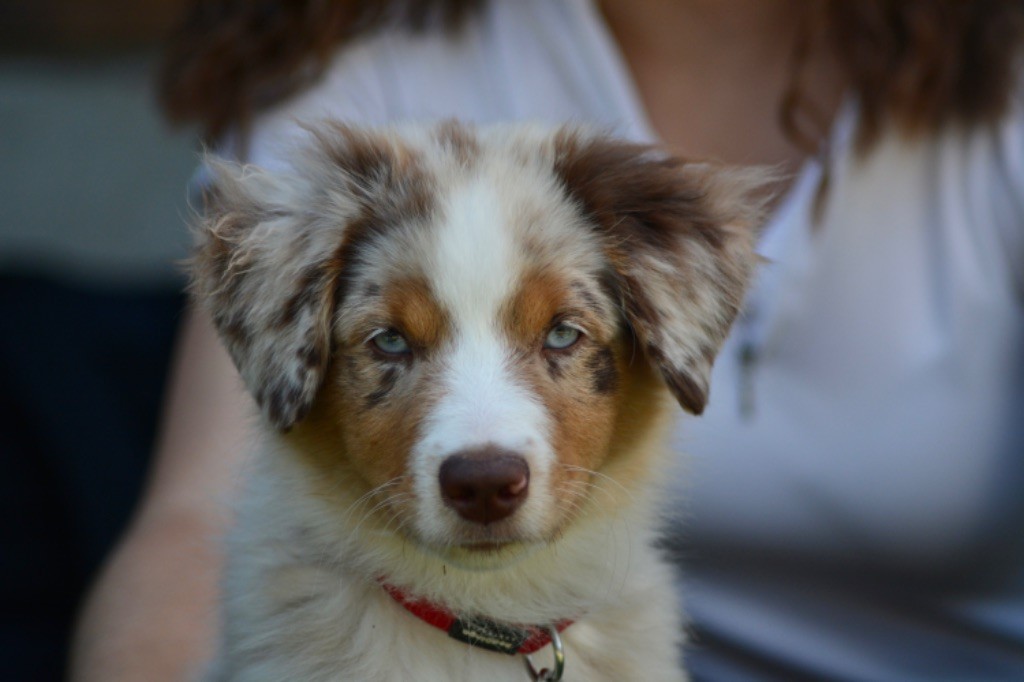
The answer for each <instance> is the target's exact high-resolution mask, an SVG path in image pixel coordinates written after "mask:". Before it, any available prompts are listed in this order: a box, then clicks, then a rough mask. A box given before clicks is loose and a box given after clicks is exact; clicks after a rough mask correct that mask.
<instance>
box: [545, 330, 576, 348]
mask: <svg viewBox="0 0 1024 682" xmlns="http://www.w3.org/2000/svg"><path fill="white" fill-rule="evenodd" d="M579 339H580V330H579V329H576V328H575V327H570V326H569V325H567V324H558V325H555V326H554V327H553V328H552V329H551V331H549V332H548V335H547V338H545V339H544V347H545V348H548V349H550V350H565V349H566V348H568V347H570V346H572V345H573V344H574V343H576V342H577V341H579Z"/></svg>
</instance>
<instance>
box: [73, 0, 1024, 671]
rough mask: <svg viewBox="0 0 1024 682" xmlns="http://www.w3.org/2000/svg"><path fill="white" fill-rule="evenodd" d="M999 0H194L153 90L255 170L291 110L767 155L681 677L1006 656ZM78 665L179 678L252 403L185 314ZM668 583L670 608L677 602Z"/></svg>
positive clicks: (1014, 192) (691, 452)
mask: <svg viewBox="0 0 1024 682" xmlns="http://www.w3.org/2000/svg"><path fill="white" fill-rule="evenodd" d="M1022 26H1024V5H1022V4H1021V3H1020V2H1017V1H1009V0H1007V1H999V0H989V1H986V2H974V3H962V2H957V1H956V0H948V1H947V0H907V1H903V0H864V1H862V2H857V3H848V2H842V1H841V0H828V1H822V2H813V1H811V0H765V1H763V2H757V3H753V2H744V1H743V0H679V1H677V2H671V3H668V2H661V1H660V0H631V1H630V2H626V1H625V0H601V1H596V0H594V1H592V0H562V1H559V2H552V1H551V0H517V1H509V0H490V1H489V2H485V1H478V2H469V1H467V0H461V1H460V0H449V1H447V2H444V1H434V2H428V1H420V2H413V1H407V2H385V3H373V2H334V3H324V2H320V3H317V2H293V3H284V2H278V3H275V2H264V3H258V4H253V5H248V4H246V3H231V2H226V1H225V2H214V3H210V2H204V3H200V4H199V5H198V7H197V10H196V13H195V14H194V15H193V17H192V20H191V22H190V23H188V24H187V25H186V28H185V29H184V30H183V32H182V34H181V35H180V36H179V39H178V40H177V42H176V43H175V44H174V45H172V48H171V51H170V53H169V54H170V57H169V60H168V64H169V67H168V72H167V73H168V74H170V75H169V79H168V81H167V83H168V86H167V89H166V91H165V92H166V94H167V99H166V104H167V106H168V109H169V111H170V112H171V114H172V115H173V116H174V117H177V118H180V119H181V118H183V119H190V118H193V119H194V118H198V119H200V120H202V121H203V122H204V124H205V126H206V132H207V134H208V136H209V137H210V139H212V140H215V141H216V144H217V146H218V149H220V150H221V152H222V153H224V154H226V155H233V156H237V157H240V158H244V159H245V160H248V161H251V162H253V163H255V164H259V165H273V164H275V163H277V162H278V159H279V154H280V150H281V149H282V148H284V147H285V146H287V145H288V144H290V143H291V141H292V140H294V138H295V136H296V135H301V134H302V133H301V128H300V127H299V126H298V125H297V122H298V121H304V120H306V121H313V120H317V119H319V118H323V117H327V116H331V117H336V118H342V119H345V120H347V121H349V122H351V123H354V124H367V125H381V124H387V123H389V122H392V121H406V120H420V121H423V120H434V119H442V118H449V117H456V118H459V119H463V120H467V121H471V122H475V123H480V124H484V123H489V122H494V121H507V120H539V121H546V122H551V123H560V122H563V121H565V120H574V121H586V122H590V123H594V124H596V125H600V126H604V127H606V128H608V129H609V130H612V131H614V132H616V133H617V134H621V135H623V136H626V137H631V138H634V139H638V140H643V141H649V142H657V143H659V144H662V145H664V146H665V147H667V148H668V149H670V150H671V151H673V152H674V153H678V154H679V155H682V156H687V157H695V158H714V159H717V160H719V161H721V162H725V163H730V164H768V165H772V166H775V167H777V168H779V169H781V170H782V171H783V172H784V175H785V177H786V178H787V180H785V181H784V182H782V183H781V184H780V186H779V187H778V188H777V198H776V199H775V201H774V204H773V209H772V214H771V216H770V218H769V219H768V221H767V223H766V225H765V226H764V228H763V232H762V235H761V242H760V250H761V252H762V254H763V255H764V256H765V259H766V260H765V264H764V266H763V268H762V271H761V274H760V276H759V279H758V281H757V283H756V284H755V286H754V287H753V289H752V291H751V292H750V295H749V299H748V302H747V305H746V308H745V312H744V314H743V316H742V319H741V320H740V321H739V322H738V323H737V325H736V326H735V328H734V330H733V333H732V335H731V337H730V339H729V341H728V342H727V344H726V347H725V348H724V349H723V351H722V352H721V354H720V356H719V358H718V360H717V363H716V369H715V375H714V378H713V381H712V392H711V402H710V404H709V406H708V408H707V410H706V412H705V414H704V416H702V417H701V418H699V419H692V418H687V419H682V420H681V422H680V425H679V428H678V435H677V437H676V439H675V443H674V445H675V447H677V449H678V450H679V451H680V453H681V458H684V459H685V461H686V465H685V466H684V467H683V468H682V469H683V473H682V474H681V475H680V476H679V477H678V478H677V479H676V480H674V481H673V482H672V483H671V484H670V490H671V492H672V495H671V497H672V500H673V504H674V510H675V512H676V517H677V518H676V520H675V521H674V522H673V523H672V524H671V526H670V528H669V531H668V540H667V541H666V543H667V548H668V550H669V551H671V552H672V553H673V555H674V556H677V557H678V558H679V561H680V563H681V564H682V565H683V575H684V576H685V577H684V578H683V579H682V580H683V590H682V594H683V595H684V597H683V600H684V604H685V609H686V612H687V613H688V615H689V617H690V620H691V621H692V623H691V626H690V629H691V631H692V635H691V644H690V647H689V648H688V650H687V652H686V656H687V660H688V667H689V668H690V670H691V671H692V672H693V675H694V677H695V678H696V679H714V680H769V679H786V680H799V679H837V680H838V679H850V680H915V679H920V680H926V679H927V680H934V679H968V678H969V679H979V678H980V679H995V680H998V679H1006V680H1009V679H1020V676H1021V674H1022V671H1024V532H1022V529H1024V525H1022V524H1024V495H1021V494H1020V490H1022V489H1024V457H1022V456H1021V453H1024V420H1021V415H1022V414H1024V410H1022V408H1024V99H1022V95H1024V91H1022V90H1021V85H1022V83H1021V76H1022V74H1021V73H1020V66H1019V65H1020V63H1021V62H1020V56H1021V54H1020V47H1021V43H1022V36H1024V29H1022ZM179 348H180V354H179V356H178V361H177V370H176V374H175V378H174V384H173V388H172V390H171V392H170V397H169V400H168V407H167V412H166V420H165V429H164V435H163V439H162V445H161V446H160V447H159V449H158V456H157V465H156V468H155V470H154V472H153V475H152V479H151V481H150V485H149V488H148V491H147V493H146V495H145V501H144V503H143V504H142V506H141V507H140V509H139V511H138V512H137V515H136V519H135V522H134V525H133V527H132V529H131V530H130V532H129V533H128V535H127V536H126V537H125V539H124V541H123V543H122V545H121V546H120V549H119V550H118V551H117V552H116V553H115V554H114V556H113V557H112V558H111V559H110V562H109V564H108V566H107V569H106V572H105V575H104V576H103V578H102V579H101V580H100V582H99V583H98V584H97V586H96V588H95V590H94V592H93V594H92V598H91V600H90V603H89V604H88V606H87V608H86V609H85V611H84V614H83V616H82V620H81V622H80V625H79V631H78V632H79V634H78V640H77V645H76V648H75V655H74V660H75V666H76V668H75V671H76V676H75V679H77V680H82V681H85V680H99V679H103V680H117V679H147V680H164V679H166V680H170V679H182V678H184V677H185V676H187V675H188V674H189V673H190V671H194V670H196V669H197V666H199V665H201V662H202V660H203V659H204V658H206V657H207V656H208V655H209V653H210V651H211V649H212V647H213V646H214V642H215V639H216V617H215V601H216V594H217V588H216V580H217V575H218V567H219V561H220V559H219V555H218V552H217V549H216V537H217V535H218V534H219V533H220V532H222V530H223V529H224V527H225V526H226V525H227V524H228V523H229V516H228V514H227V512H226V511H225V509H226V508H227V507H226V504H225V502H226V501H227V500H229V499H230V493H231V491H232V489H233V487H234V485H235V481H236V480H237V478H238V476H239V475H240V474H241V472H242V470H243V468H244V461H245V460H244V457H245V455H244V442H245V420H246V417H245V415H246V414H247V413H248V412H250V410H251V408H252V406H251V405H250V404H248V403H249V400H248V398H246V397H245V396H244V395H243V393H242V391H241V389H240V384H239V381H238V378H237V376H235V374H234V371H233V369H232V368H231V365H230V362H229V361H228V358H227V356H226V354H225V353H224V351H223V350H222V349H221V348H220V346H219V344H218V343H217V341H216V339H215V336H214V334H213V331H212V329H211V325H210V323H209V321H208V320H206V319H204V317H203V316H202V315H201V314H199V313H193V314H192V316H191V319H190V322H189V323H188V325H187V329H186V331H185V333H184V336H183V338H182V340H181V343H180V346H179ZM681 608H682V606H681Z"/></svg>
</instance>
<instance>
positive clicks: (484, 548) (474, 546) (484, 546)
mask: <svg viewBox="0 0 1024 682" xmlns="http://www.w3.org/2000/svg"><path fill="white" fill-rule="evenodd" d="M514 544H516V543H514V542H468V543H466V544H464V545H459V546H458V549H461V550H464V551H467V552H473V553H480V554H487V553H489V552H500V551H502V550H503V549H506V548H508V547H511V546H512V545H514Z"/></svg>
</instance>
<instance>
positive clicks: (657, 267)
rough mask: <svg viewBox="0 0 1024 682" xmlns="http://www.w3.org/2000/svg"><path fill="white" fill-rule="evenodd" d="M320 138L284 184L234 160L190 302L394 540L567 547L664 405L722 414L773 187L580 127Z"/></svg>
mask: <svg viewBox="0 0 1024 682" xmlns="http://www.w3.org/2000/svg"><path fill="white" fill-rule="evenodd" d="M310 137H311V140H312V141H311V143H310V144H309V145H308V147H307V148H306V149H305V150H304V151H303V152H302V153H301V154H300V155H298V156H296V158H295V159H293V166H292V170H291V171H289V172H277V173H269V172H266V171H262V170H258V169H255V168H251V167H246V166H237V165H233V164H226V163H217V162H213V166H214V171H215V176H216V181H215V183H214V185H213V188H212V191H211V194H210V201H209V202H208V208H207V211H206V214H205V216H204V217H203V219H202V224H201V226H200V244H199V247H198V250H197V255H196V258H195V268H194V272H195V283H194V289H195V292H196V294H197V296H198V298H199V299H200V300H201V302H202V303H203V304H204V305H205V307H206V308H207V309H208V310H209V311H210V313H211V314H212V316H213V319H214V321H215V324H216V326H217V328H218V330H219V332H220V334H221V336H222V338H223V340H224V342H225V343H226V345H227V347H228V349H229V351H230V353H231V356H232V357H233V359H234V361H235V363H236V364H237V366H238V368H239V370H240V372H241V375H242V377H243V379H244V381H245V383H246V385H247V387H248V388H249V390H250V391H251V392H252V394H253V396H254V397H255V398H256V401H257V403H258V404H259V405H260V407H261V409H262V411H263V414H264V416H265V418H266V420H267V421H268V422H269V423H270V424H271V425H273V426H274V427H276V428H277V429H279V430H290V432H289V433H288V434H287V436H285V437H286V438H288V439H291V440H292V442H293V443H294V444H295V445H296V450H297V451H298V452H300V453H301V456H302V457H303V458H304V459H305V460H306V461H307V463H308V464H309V466H310V467H312V468H313V469H314V470H315V471H316V472H317V474H318V475H322V476H323V477H325V478H326V480H328V481H331V480H334V481H336V480H337V479H339V478H344V480H345V481H347V482H348V483H347V485H350V486H351V485H354V484H353V483H352V482H353V481H356V482H358V483H357V484H355V485H356V487H357V488H359V489H358V490H356V491H352V494H361V493H366V492H367V491H374V492H372V493H371V494H370V495H369V496H368V497H367V498H366V499H367V500H372V501H374V504H370V505H369V506H370V507H372V508H374V509H375V510H376V511H375V512H374V513H376V514H378V515H379V516H381V518H383V519H385V520H386V521H387V522H388V523H391V527H392V528H395V529H397V532H400V533H402V534H404V535H405V536H407V537H408V538H410V539H412V540H414V541H416V542H417V543H418V544H420V545H422V546H425V547H427V548H430V549H433V550H434V551H436V552H439V553H441V554H445V555H452V554H458V553H465V554H474V553H480V554H483V553H494V551H495V550H497V549H499V548H502V547H509V546H524V545H529V544H531V543H541V542H546V541H549V540H550V539H551V538H552V537H555V536H556V535H557V534H558V533H559V532H560V531H561V530H562V529H563V528H564V526H565V525H566V524H567V523H568V522H569V520H570V519H572V518H573V517H574V515H575V514H576V513H577V511H578V510H579V509H580V508H581V507H583V506H584V504H585V503H586V501H587V500H588V499H589V498H590V497H591V495H592V492H591V491H592V490H593V489H595V487H596V488H600V487H602V486H603V485H607V484H605V483H603V482H602V480H601V479H603V478H604V477H606V476H608V475H610V472H612V471H613V470H614V471H615V474H614V475H613V477H615V478H620V479H622V478H629V477H631V476H632V477H636V476H639V471H640V470H642V469H643V467H644V466H645V465H644V461H645V458H646V457H648V455H647V454H646V451H647V450H649V449H650V443H648V442H647V441H646V440H645V439H647V437H648V434H649V433H650V432H651V429H652V422H654V421H655V420H657V418H658V415H659V414H660V412H661V409H660V403H661V402H663V401H662V396H663V395H665V391H664V387H665V386H667V387H668V389H669V390H670V391H671V393H672V394H673V395H674V396H675V398H676V399H677V400H678V402H679V403H680V404H681V405H682V407H683V408H685V409H686V410H688V411H690V412H692V413H695V414H699V413H700V412H701V411H702V410H703V408H704V406H705V403H706V401H707V396H708V381H709V374H710V370H711V364H712V360H713V359H714V357H715V354H716V352H717V350H718V348H719V346H720V344H721V343H722V341H723V339H724V338H725V336H726V333H727V331H728V329H729V326H730V324H731V322H732V320H733V318H734V317H735V316H736V314H737V311H738V310H739V307H740V305H741V302H742V298H743V292H744V287H745V285H746V283H747V280H748V278H749V276H750V274H751V271H752V269H753V266H754V262H755V260H756V257H755V255H754V250H753V246H754V241H755V223H756V221H757V219H758V214H759V210H758V204H759V202H758V200H757V199H756V198H755V197H756V195H757V194H758V192H759V190H760V189H761V188H762V187H763V182H762V181H761V180H760V179H759V178H758V177H757V176H756V174H751V173H746V174H744V173H738V172H725V171H721V170H714V169H712V168H710V167H707V166H705V165H700V164H686V163H683V162H681V161H679V160H676V159H674V158H671V157H669V156H667V155H665V154H663V153H661V152H659V151H657V150H655V149H653V148H650V147H645V146H641V145H636V144H631V143H627V142H622V141H617V140H613V139H610V138H607V137H603V136H600V135H594V134H591V133H588V132H582V131H579V130H575V129H571V128H563V129H560V130H554V131H551V130H546V131H545V130H538V129H535V128H497V129H488V130H484V131H481V132H477V131H475V130H474V129H471V128H467V127H462V126H460V125H458V124H454V123H448V124H445V125H441V126H437V127H434V128H429V129H411V130H406V131H404V132H401V133H398V132H381V131H360V130H354V129H351V128H347V127H345V126H342V125H338V124H325V125H323V126H321V127H318V128H315V129H313V130H312V131H311V136H310ZM616 467H618V468H617V469H616ZM619 483H620V484H628V481H623V480H620V481H619ZM329 489H330V486H328V487H326V488H325V490H329Z"/></svg>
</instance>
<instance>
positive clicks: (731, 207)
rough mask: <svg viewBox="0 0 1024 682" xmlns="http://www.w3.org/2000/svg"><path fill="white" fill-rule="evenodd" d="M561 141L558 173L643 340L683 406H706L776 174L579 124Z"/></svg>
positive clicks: (557, 146) (747, 277)
mask: <svg viewBox="0 0 1024 682" xmlns="http://www.w3.org/2000/svg"><path fill="white" fill-rule="evenodd" d="M554 148H555V172H556V174H557V176H558V177H559V178H560V179H561V180H562V182H563V183H564V185H565V187H566V189H567V191H568V193H569V196H570V197H571V198H572V199H573V200H574V201H575V202H576V203H577V204H578V205H579V207H580V208H581V209H582V211H583V214H584V216H585V217H586V218H587V220H588V223H589V225H591V226H592V228H593V229H595V230H597V231H598V233H599V236H600V239H601V243H602V245H603V248H604V251H605V254H606V257H607V259H608V262H609V263H610V265H611V273H612V276H611V279H612V282H611V288H612V290H613V291H614V292H615V295H616V296H617V298H618V300H619V304H620V306H621V308H622V310H623V313H624V315H625V318H626V321H627V322H628V324H629V326H630V327H631V328H632V331H633V333H634V335H635V338H636V340H637V341H638V342H639V345H640V346H641V347H642V348H643V351H644V353H645V354H646V356H647V358H648V360H649V361H650V362H651V363H653V364H654V365H655V366H656V367H657V369H658V370H659V371H660V372H661V375H662V376H663V377H664V379H665V382H666V383H667V385H668V386H669V388H670V389H671V391H672V393H673V394H674V395H675V397H676V399H677V400H678V401H679V403H680V405H682V407H683V408H684V409H686V410H688V411H689V412H692V413H694V414H700V413H701V412H702V411H703V410H704V407H705V405H706V404H707V400H708V384H709V381H710V374H711V364H712V362H713V360H714V358H715V355H716V354H717V352H718V350H719V348H720V346H721V344H722V342H723V341H724V340H725V337H726V335H727V333H728V331H729V327H730V325H731V324H732V322H733V320H734V319H735V317H736V315H737V313H738V312H739V310H740V307H741V306H742V303H743V298H744V293H745V290H746V287H747V284H748V281H749V280H750V278H751V275H752V272H753V269H754V266H755V264H756V262H757V260H758V257H757V256H756V254H755V252H754V247H755V243H756V235H757V229H758V226H759V224H760V221H761V217H762V214H763V208H764V203H765V197H766V183H767V182H768V181H770V178H769V177H768V176H769V174H767V173H766V172H764V171H759V170H724V169H719V168H715V167H712V166H710V165H709V164H697V163H685V162H683V161H681V160H679V159H676V158H673V157H671V156H669V155H667V154H666V153H664V152H661V151H658V150H657V149H656V148H653V147H650V146H645V145H638V144H632V143H628V142H623V141H619V140H614V139H611V138H607V137H600V136H593V135H588V134H585V133H581V132H579V131H574V130H572V129H564V130H562V131H560V133H559V134H558V136H557V137H556V139H555V145H554Z"/></svg>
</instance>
